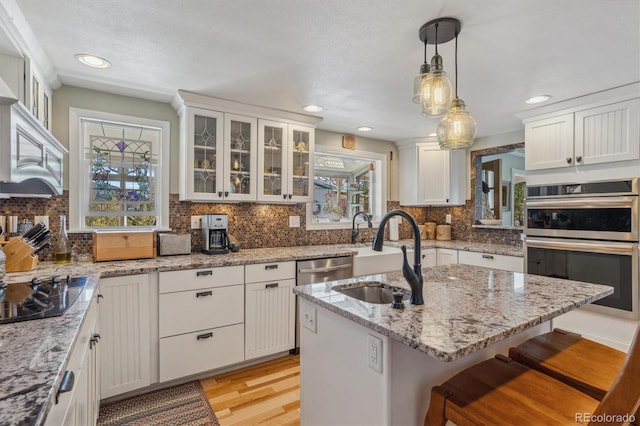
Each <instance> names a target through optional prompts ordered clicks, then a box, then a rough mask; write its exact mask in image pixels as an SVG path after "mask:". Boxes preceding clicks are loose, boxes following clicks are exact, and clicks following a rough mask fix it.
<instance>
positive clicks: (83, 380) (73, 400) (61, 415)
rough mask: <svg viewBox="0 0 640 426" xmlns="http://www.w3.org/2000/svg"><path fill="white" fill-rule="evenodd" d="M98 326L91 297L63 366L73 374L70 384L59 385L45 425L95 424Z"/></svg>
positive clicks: (97, 378) (98, 392)
mask: <svg viewBox="0 0 640 426" xmlns="http://www.w3.org/2000/svg"><path fill="white" fill-rule="evenodd" d="M97 326H98V307H97V306H96V303H95V296H94V300H93V301H92V302H91V305H90V306H89V308H88V309H87V313H86V314H85V319H84V324H83V325H82V327H81V328H80V331H79V332H78V340H77V341H76V343H75V344H74V346H73V348H72V349H71V355H70V356H69V363H68V364H67V366H66V368H65V374H67V375H69V377H71V375H73V385H72V387H71V389H70V390H67V391H65V390H64V389H61V387H62V384H60V385H59V387H58V390H57V398H56V399H54V405H53V406H52V407H51V410H50V411H49V413H48V415H47V418H46V420H45V425H52V426H59V425H64V426H85V425H94V424H96V421H97V420H98V411H99V408H100V374H99V371H97V367H98V354H99V346H100V345H99V344H98V341H99V337H100V336H99V335H98V334H97V333H96V329H97ZM56 400H57V402H55V401H56Z"/></svg>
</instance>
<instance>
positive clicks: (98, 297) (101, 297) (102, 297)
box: [96, 294, 104, 303]
mask: <svg viewBox="0 0 640 426" xmlns="http://www.w3.org/2000/svg"><path fill="white" fill-rule="evenodd" d="M100 299H104V296H103V295H101V294H98V295H97V296H96V300H97V301H98V303H100Z"/></svg>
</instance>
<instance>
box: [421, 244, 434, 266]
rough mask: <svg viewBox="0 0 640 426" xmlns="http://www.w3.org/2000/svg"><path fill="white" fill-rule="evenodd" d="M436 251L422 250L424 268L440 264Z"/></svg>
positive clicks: (431, 249)
mask: <svg viewBox="0 0 640 426" xmlns="http://www.w3.org/2000/svg"><path fill="white" fill-rule="evenodd" d="M436 251H437V250H436V249H434V248H427V249H422V250H421V254H422V266H436V265H437V264H438V256H437V254H436Z"/></svg>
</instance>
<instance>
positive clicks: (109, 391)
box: [98, 275, 151, 398]
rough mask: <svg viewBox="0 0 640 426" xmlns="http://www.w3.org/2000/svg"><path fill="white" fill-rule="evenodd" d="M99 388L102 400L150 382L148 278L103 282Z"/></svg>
mask: <svg viewBox="0 0 640 426" xmlns="http://www.w3.org/2000/svg"><path fill="white" fill-rule="evenodd" d="M100 294H102V296H103V297H102V298H101V299H100V303H99V304H98V307H99V311H100V334H101V336H102V338H101V340H100V351H101V354H102V356H101V362H100V384H101V396H102V398H108V397H110V396H114V395H118V394H121V393H124V392H128V391H131V390H134V389H138V388H141V387H145V386H149V384H150V381H151V367H150V362H151V352H150V351H151V347H150V333H151V330H150V327H151V326H150V318H149V277H148V276H147V275H131V276H125V277H114V278H103V279H101V280H100Z"/></svg>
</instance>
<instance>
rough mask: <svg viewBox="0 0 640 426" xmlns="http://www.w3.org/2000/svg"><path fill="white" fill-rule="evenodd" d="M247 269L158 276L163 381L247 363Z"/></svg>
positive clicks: (207, 269) (173, 273)
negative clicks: (245, 271)
mask: <svg viewBox="0 0 640 426" xmlns="http://www.w3.org/2000/svg"><path fill="white" fill-rule="evenodd" d="M244 291H245V289H244V267H243V266H227V267H220V268H204V269H189V270H179V271H169V272H160V274H159V292H160V296H159V335H160V350H159V353H160V355H159V358H160V361H159V369H160V377H159V378H160V381H161V382H165V381H168V380H173V379H177V378H181V377H184V376H189V375H192V374H197V373H201V372H204V371H209V370H213V369H215V368H219V367H224V366H226V365H231V364H235V363H238V362H241V361H243V360H244V321H245V295H244Z"/></svg>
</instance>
